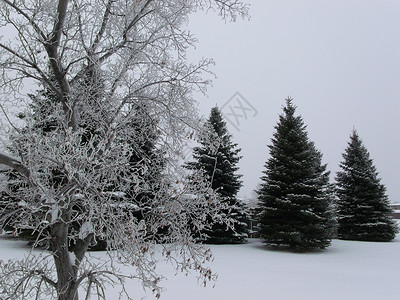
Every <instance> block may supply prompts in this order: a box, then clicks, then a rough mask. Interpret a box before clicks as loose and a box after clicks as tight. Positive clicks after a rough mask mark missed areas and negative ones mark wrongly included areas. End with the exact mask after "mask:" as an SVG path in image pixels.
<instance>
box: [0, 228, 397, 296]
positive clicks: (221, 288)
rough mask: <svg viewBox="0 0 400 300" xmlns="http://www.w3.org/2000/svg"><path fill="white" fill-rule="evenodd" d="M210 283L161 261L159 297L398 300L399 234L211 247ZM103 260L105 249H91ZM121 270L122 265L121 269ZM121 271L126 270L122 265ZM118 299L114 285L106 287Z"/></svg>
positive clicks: (3, 250)
mask: <svg viewBox="0 0 400 300" xmlns="http://www.w3.org/2000/svg"><path fill="white" fill-rule="evenodd" d="M24 244H25V243H24V242H21V241H14V240H10V239H5V238H1V239H0V259H1V260H3V261H4V260H7V259H9V258H22V257H23V256H24V254H26V252H27V251H28V248H27V247H24ZM211 249H212V251H213V253H214V256H215V260H214V262H212V263H211V266H212V269H213V271H215V272H217V273H218V275H219V278H218V281H217V282H216V284H215V287H212V285H213V283H212V282H211V283H210V285H209V286H207V287H206V288H204V287H203V286H201V285H199V284H197V279H196V277H195V274H194V273H193V274H191V275H189V276H187V277H186V276H185V275H184V274H181V273H178V274H177V275H176V276H175V270H173V269H172V268H171V267H170V266H169V265H168V264H166V263H164V262H161V263H160V264H159V266H158V272H159V273H160V274H163V275H164V276H165V277H166V278H167V279H166V280H163V281H162V283H161V284H162V286H163V287H164V291H163V293H162V294H161V298H160V299H162V300H205V299H207V300H214V299H215V300H269V299H270V300H357V299H361V300H377V299H383V300H398V299H400V290H399V278H400V235H398V236H397V239H395V240H394V241H393V242H389V243H370V242H353V241H341V240H333V241H332V245H331V246H330V247H329V248H328V249H326V250H323V251H319V252H314V253H292V252H287V251H278V250H273V249H268V248H266V247H264V246H263V245H262V243H261V242H260V241H259V240H257V239H250V240H249V242H248V243H247V244H243V245H212V246H211ZM92 255H94V256H100V257H103V258H105V257H106V255H105V253H104V252H94V253H93V252H92ZM122 269H123V270H125V267H122ZM126 270H128V268H127V267H126ZM126 286H127V290H128V291H130V292H131V293H132V295H133V296H134V297H135V299H142V298H144V297H145V298H144V299H155V298H154V296H153V295H152V294H151V291H147V293H146V292H145V291H143V289H142V287H141V285H140V283H138V282H133V281H132V282H127V285H126ZM107 293H108V297H109V299H117V292H116V289H113V288H111V287H110V288H109V289H108V290H107Z"/></svg>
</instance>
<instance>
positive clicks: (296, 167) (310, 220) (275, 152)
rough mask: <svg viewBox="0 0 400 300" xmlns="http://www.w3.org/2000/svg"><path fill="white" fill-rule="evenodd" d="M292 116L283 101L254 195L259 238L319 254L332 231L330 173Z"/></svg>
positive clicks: (288, 103)
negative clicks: (255, 197) (256, 198)
mask: <svg viewBox="0 0 400 300" xmlns="http://www.w3.org/2000/svg"><path fill="white" fill-rule="evenodd" d="M295 111H296V106H294V105H293V103H292V99H291V98H287V99H286V106H285V107H283V114H282V115H280V116H279V122H278V124H277V125H276V126H275V129H276V132H275V133H274V135H273V138H272V144H271V145H270V146H269V149H270V158H269V159H268V161H267V162H266V164H265V170H264V171H263V173H264V174H265V175H264V176H263V177H261V180H262V184H261V187H260V189H259V190H258V199H259V201H260V210H261V211H260V215H259V217H260V219H259V222H260V224H259V227H260V231H259V234H260V237H261V238H262V239H263V240H264V243H265V244H267V245H270V246H288V247H290V248H292V249H294V250H298V251H306V250H312V249H318V248H321V249H323V248H326V247H328V246H329V245H330V242H331V238H332V235H333V231H334V221H333V214H332V209H331V204H332V193H331V190H332V189H331V186H330V184H329V172H327V171H326V165H322V164H321V158H322V154H321V153H320V152H319V151H318V150H317V149H316V148H315V146H314V143H313V142H311V141H310V140H309V138H308V134H307V131H306V126H305V125H304V122H303V119H302V117H301V116H295Z"/></svg>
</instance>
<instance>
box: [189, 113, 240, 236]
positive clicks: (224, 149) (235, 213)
mask: <svg viewBox="0 0 400 300" xmlns="http://www.w3.org/2000/svg"><path fill="white" fill-rule="evenodd" d="M206 128H208V132H207V136H206V137H205V138H204V139H201V140H200V141H199V142H200V144H201V146H200V147H195V148H194V149H193V158H194V161H192V162H188V163H187V164H186V168H187V169H189V170H203V171H204V172H205V173H206V174H207V175H208V178H209V179H210V181H211V186H212V189H213V190H214V191H216V192H217V194H218V195H219V197H220V198H221V201H224V202H226V203H227V204H228V207H229V210H226V211H224V212H223V213H225V214H229V215H230V216H231V217H232V218H233V219H234V220H235V221H236V223H235V224H234V230H233V229H232V228H228V227H227V226H226V224H215V225H214V226H213V227H212V229H211V230H209V231H207V232H205V234H206V235H207V236H208V237H207V239H206V242H207V243H215V244H217V243H242V242H244V241H245V238H246V237H247V223H246V222H247V214H246V213H245V210H244V206H243V204H242V203H241V202H240V201H239V200H238V199H237V193H238V192H239V190H240V188H241V186H242V181H241V180H240V178H241V177H242V175H238V174H237V173H236V171H237V170H238V169H239V167H238V166H237V164H238V162H239V160H240V159H241V156H239V152H240V149H239V148H238V147H237V146H238V145H237V144H235V143H233V142H232V135H231V134H229V132H228V129H227V126H226V122H225V121H224V119H223V117H222V114H221V112H220V110H219V109H218V108H217V107H214V108H212V109H211V113H210V117H209V119H208V120H207V122H206ZM215 139H218V140H219V146H218V148H217V149H213V147H210V142H209V141H210V140H211V141H212V140H215Z"/></svg>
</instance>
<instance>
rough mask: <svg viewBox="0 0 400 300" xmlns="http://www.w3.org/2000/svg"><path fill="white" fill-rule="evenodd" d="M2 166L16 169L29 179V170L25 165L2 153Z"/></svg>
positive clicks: (0, 155)
mask: <svg viewBox="0 0 400 300" xmlns="http://www.w3.org/2000/svg"><path fill="white" fill-rule="evenodd" d="M0 164H2V165H6V166H8V167H10V168H12V169H14V170H15V171H17V172H18V173H20V174H21V175H24V176H25V177H27V178H29V174H30V172H29V169H28V168H26V167H25V166H24V165H22V164H21V163H20V162H19V161H18V160H16V159H14V158H12V157H10V156H7V155H5V154H2V153H0Z"/></svg>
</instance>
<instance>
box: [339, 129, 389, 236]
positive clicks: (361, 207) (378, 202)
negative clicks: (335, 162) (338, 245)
mask: <svg viewBox="0 0 400 300" xmlns="http://www.w3.org/2000/svg"><path fill="white" fill-rule="evenodd" d="M340 167H341V169H342V171H339V172H337V173H336V195H337V216H338V225H339V227H338V237H339V238H340V239H344V240H360V241H390V240H392V239H393V238H394V237H395V235H396V232H397V227H396V224H395V223H394V221H393V220H392V218H391V217H390V214H391V212H392V210H391V208H390V206H389V200H388V197H387V196H386V188H385V186H384V185H383V184H381V183H380V178H378V172H377V171H376V168H375V166H374V165H373V160H372V159H371V158H370V155H369V152H368V150H367V148H366V147H365V146H364V145H363V142H362V140H361V139H360V137H359V135H358V133H357V131H356V130H353V132H352V134H351V136H350V141H349V142H348V146H347V148H346V149H345V152H344V153H343V161H342V162H341V163H340Z"/></svg>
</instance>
